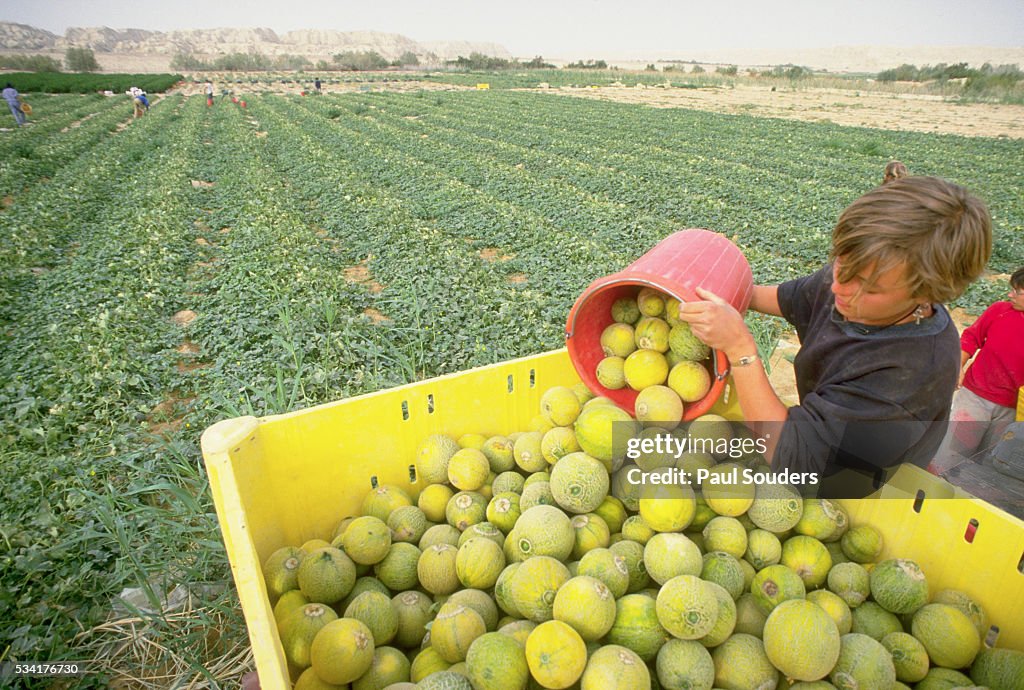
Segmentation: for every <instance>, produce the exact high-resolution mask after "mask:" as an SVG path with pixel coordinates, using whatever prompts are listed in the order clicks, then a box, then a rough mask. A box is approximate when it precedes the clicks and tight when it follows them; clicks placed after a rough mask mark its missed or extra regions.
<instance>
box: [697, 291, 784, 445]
mask: <svg viewBox="0 0 1024 690" xmlns="http://www.w3.org/2000/svg"><path fill="white" fill-rule="evenodd" d="M757 293H758V289H757V288H755V295H756V294H757ZM697 296H698V297H700V298H701V299H702V300H703V301H700V302H687V303H685V304H683V305H681V306H680V307H679V319H680V320H681V321H686V322H687V323H689V324H690V328H691V330H692V331H693V333H694V334H695V335H696V336H697V337H698V338H700V339H701V340H702V341H704V342H705V343H707V344H708V345H709V346H710V347H713V348H715V349H716V350H720V351H722V352H723V353H724V354H725V356H726V357H727V358H728V360H729V364H730V367H731V368H732V378H733V382H734V383H735V385H736V395H737V397H738V398H739V403H740V409H741V410H742V411H743V418H744V419H745V420H747V424H748V426H750V427H751V429H753V430H754V431H755V432H757V433H758V434H759V435H760V434H761V433H762V432H765V431H766V430H767V429H768V428H773V429H776V430H777V429H778V426H779V425H778V422H782V421H784V420H785V419H786V417H787V415H788V409H789V408H787V407H786V405H785V403H783V402H782V401H781V400H780V399H779V396H778V395H777V394H776V393H775V389H773V388H772V385H771V383H770V382H769V381H768V375H767V374H766V373H765V370H764V366H763V365H762V364H761V362H760V360H757V359H755V360H754V361H753V362H751V363H749V364H746V365H743V364H740V362H741V361H749V360H747V358H749V357H752V356H753V357H756V355H757V344H756V343H755V342H754V336H753V335H752V334H751V333H750V330H749V329H748V328H747V325H746V324H745V323H744V322H743V316H742V315H740V313H739V312H738V311H736V309H735V308H734V307H733V306H732V305H731V304H729V303H728V302H726V301H725V300H723V299H722V298H721V297H719V296H718V295H715V294H714V293H712V292H708V291H707V290H704V289H702V288H697ZM759 299H761V305H762V306H766V307H770V306H771V305H770V304H769V303H770V302H772V301H774V302H775V308H776V309H778V299H777V298H776V289H775V288H774V287H770V288H764V289H763V291H762V292H761V294H760V297H759ZM751 304H753V302H751ZM769 313H770V312H769ZM776 436H777V434H774V433H773V434H772V435H771V437H768V438H766V441H767V442H768V446H769V452H768V453H766V454H765V456H766V458H769V459H770V458H771V450H772V448H773V447H774V440H775V438H776Z"/></svg>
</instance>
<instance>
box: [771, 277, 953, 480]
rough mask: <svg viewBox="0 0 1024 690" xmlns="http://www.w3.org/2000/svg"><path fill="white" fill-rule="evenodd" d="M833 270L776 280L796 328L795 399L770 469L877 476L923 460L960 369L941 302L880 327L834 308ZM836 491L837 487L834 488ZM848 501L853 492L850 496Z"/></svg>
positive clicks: (935, 442)
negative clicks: (921, 314)
mask: <svg viewBox="0 0 1024 690" xmlns="http://www.w3.org/2000/svg"><path fill="white" fill-rule="evenodd" d="M831 284H832V268H831V266H830V265H828V266H825V267H824V268H822V269H821V270H820V271H818V272H817V273H814V274H812V275H809V276H806V277H803V278H798V279H796V280H791V281H789V282H786V283H783V284H781V285H779V288H778V299H779V307H780V308H781V310H782V315H783V317H785V319H786V320H787V321H789V322H790V323H791V324H793V326H795V327H796V331H797V334H798V335H799V337H800V351H799V353H798V354H797V356H796V359H795V360H794V362H793V365H794V370H795V373H796V383H797V391H798V393H799V395H800V404H799V405H797V406H794V407H791V408H790V409H789V414H788V416H787V420H786V423H785V425H784V426H783V428H782V431H781V434H780V437H779V441H778V445H777V446H776V450H775V456H774V459H773V461H772V468H773V469H775V470H781V469H783V468H788V469H790V470H792V471H797V472H819V473H823V474H824V475H833V474H836V473H837V472H838V471H839V470H841V469H842V468H844V467H845V468H853V469H855V470H857V471H860V472H862V473H865V474H873V475H875V477H876V479H877V478H878V477H879V476H880V472H879V470H880V469H882V468H889V467H893V466H895V465H898V464H900V463H903V462H911V463H914V464H916V465H919V466H922V467H923V466H925V465H927V463H928V462H929V461H930V460H931V459H932V456H933V455H934V453H935V450H936V449H937V448H938V446H939V443H940V442H941V441H942V437H943V435H944V432H945V422H946V421H947V420H948V419H949V409H950V404H951V402H952V398H953V392H954V390H955V389H956V383H957V375H958V371H959V367H960V338H959V335H958V333H957V330H956V326H955V325H954V324H953V320H952V319H951V318H950V316H949V312H947V311H946V309H945V307H943V306H942V305H941V304H933V305H932V306H933V308H934V314H933V316H931V317H930V318H928V319H924V320H922V321H921V322H920V323H915V322H913V321H912V322H910V323H906V324H901V325H899V326H890V327H886V328H881V327H877V326H876V327H872V326H864V325H861V324H856V323H852V322H849V321H846V320H845V319H844V318H843V317H842V316H841V315H840V314H839V313H838V312H837V311H836V310H835V299H834V296H833V294H832V291H831ZM829 493H831V495H839V496H840V497H841V494H843V493H844V489H843V488H842V487H840V489H839V491H838V492H829ZM849 497H853V496H849Z"/></svg>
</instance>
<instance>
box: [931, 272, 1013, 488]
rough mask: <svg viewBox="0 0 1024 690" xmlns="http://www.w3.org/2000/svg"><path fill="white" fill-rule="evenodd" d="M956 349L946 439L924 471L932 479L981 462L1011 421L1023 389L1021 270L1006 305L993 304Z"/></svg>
mask: <svg viewBox="0 0 1024 690" xmlns="http://www.w3.org/2000/svg"><path fill="white" fill-rule="evenodd" d="M960 349H961V352H960V375H961V383H960V387H959V388H958V389H957V392H956V394H955V395H954V396H953V409H952V412H951V414H950V425H949V430H948V431H947V433H946V438H945V439H944V440H943V443H942V447H941V448H940V449H939V452H938V453H937V454H936V456H935V459H934V460H933V461H932V464H931V466H930V467H929V469H931V471H932V472H934V473H935V474H943V473H945V472H947V471H948V470H950V469H952V468H953V467H955V466H956V465H958V464H960V463H962V462H964V461H965V460H969V459H975V460H981V459H983V457H984V455H985V453H987V451H989V450H991V449H992V447H993V446H995V444H996V443H998V442H999V439H1000V438H1001V437H1002V435H1003V432H1004V431H1005V430H1006V427H1007V426H1008V425H1009V424H1010V422H1012V421H1013V420H1014V416H1015V411H1016V407H1017V396H1018V394H1019V393H1018V391H1019V390H1020V388H1021V387H1022V386H1024V267H1022V268H1019V269H1017V270H1016V271H1015V272H1014V273H1013V275H1012V276H1010V294H1009V300H1007V301H1000V302H996V303H995V304H993V305H992V306H990V307H989V308H988V309H986V310H985V313H984V314H982V315H981V318H979V319H978V320H977V321H975V322H974V323H973V324H972V325H971V326H970V327H968V328H967V329H966V330H964V332H963V334H962V335H961V336H960ZM968 362H970V365H969V366H968ZM965 366H966V367H967V369H966V371H965V370H964V367H965Z"/></svg>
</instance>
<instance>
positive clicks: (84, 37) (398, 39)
mask: <svg viewBox="0 0 1024 690" xmlns="http://www.w3.org/2000/svg"><path fill="white" fill-rule="evenodd" d="M69 47H88V48H92V50H93V51H94V53H95V54H96V59H97V60H98V61H99V63H100V65H101V67H102V68H103V69H104V70H108V71H138V72H157V71H167V70H168V69H169V66H170V60H171V58H173V57H174V56H175V55H176V54H178V53H185V54H193V55H195V56H196V57H198V58H202V59H210V58H214V57H216V56H217V55H222V54H226V53H234V52H243V53H244V52H249V51H254V52H258V53H262V54H264V55H269V56H275V55H282V54H290V55H301V56H304V57H306V58H308V59H309V60H310V61H311V62H314V63H315V62H317V61H319V60H329V59H330V58H331V56H332V55H335V54H337V53H342V52H347V51H352V52H363V51H374V52H376V53H379V54H380V55H382V56H383V57H385V58H386V59H388V60H395V59H397V58H399V57H401V56H402V55H404V54H406V53H413V54H415V55H416V57H417V58H419V60H420V62H421V64H424V65H428V66H429V65H434V64H439V63H441V62H443V61H445V60H454V59H455V58H457V57H459V56H460V55H461V56H468V55H469V54H470V53H474V52H475V53H482V54H484V55H491V56H494V57H501V58H512V57H513V54H512V53H511V52H510V51H509V50H508V49H507V48H505V47H504V46H502V45H499V44H496V43H486V42H479V41H468V40H452V41H434V42H419V41H415V40H413V39H411V38H409V37H407V36H403V35H401V34H395V33H386V32H382V31H337V30H333V29H318V28H310V29H302V30H298V31H289V32H286V33H280V34H279V33H277V32H275V31H274V30H273V29H268V28H218V29H186V30H175V31H148V30H145V29H111V28H109V27H92V28H82V27H74V28H69V29H68V30H67V31H65V32H64V35H63V36H58V35H56V34H54V33H51V32H49V31H45V30H43V29H38V28H35V27H32V26H28V25H26V24H16V23H13V22H0V50H2V51H5V52H8V53H42V54H48V55H51V56H53V57H55V58H57V59H60V58H62V57H63V54H64V51H65V50H67V48H69ZM555 52H557V51H555ZM515 57H519V58H520V59H523V60H530V59H532V58H534V57H536V56H534V55H525V56H524V55H520V56H515ZM544 58H545V59H546V60H547V61H549V62H552V63H554V64H556V65H564V64H566V63H569V62H575V61H578V60H582V59H597V58H600V59H604V60H605V61H606V62H608V63H609V64H610V65H613V66H617V67H623V68H626V69H630V68H635V69H643V68H644V67H645V66H646V65H648V64H651V63H656V64H660V65H664V64H667V63H670V62H673V61H696V62H700V63H702V64H735V65H740V66H771V65H784V64H795V65H802V66H804V67H810V68H812V69H817V70H828V71H831V72H867V73H875V72H879V71H881V70H885V69H889V68H892V67H897V66H899V65H901V64H905V63H909V64H915V65H919V66H923V65H935V64H938V63H943V62H944V63H957V62H966V63H968V64H970V65H971V66H973V67H980V66H981V65H983V64H984V63H986V62H988V63H991V64H993V65H1002V64H1018V65H1024V46H1020V47H986V46H833V47H829V48H818V49H806V48H778V49H757V50H753V49H721V50H687V49H686V46H680V47H679V49H678V50H673V51H671V52H667V51H652V52H650V53H638V52H632V53H624V52H622V51H619V50H617V49H616V48H615V46H609V47H608V51H607V52H606V53H605V54H603V55H559V54H551V55H544Z"/></svg>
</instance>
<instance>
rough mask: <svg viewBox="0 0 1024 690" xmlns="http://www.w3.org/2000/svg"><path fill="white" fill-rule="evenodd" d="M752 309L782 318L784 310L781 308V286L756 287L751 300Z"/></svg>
mask: <svg viewBox="0 0 1024 690" xmlns="http://www.w3.org/2000/svg"><path fill="white" fill-rule="evenodd" d="M750 308H751V309H753V310H754V311H759V312H761V313H762V314H771V315H772V316H782V309H781V308H780V307H779V286H778V285H755V286H754V294H753V296H752V297H751V298H750Z"/></svg>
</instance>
